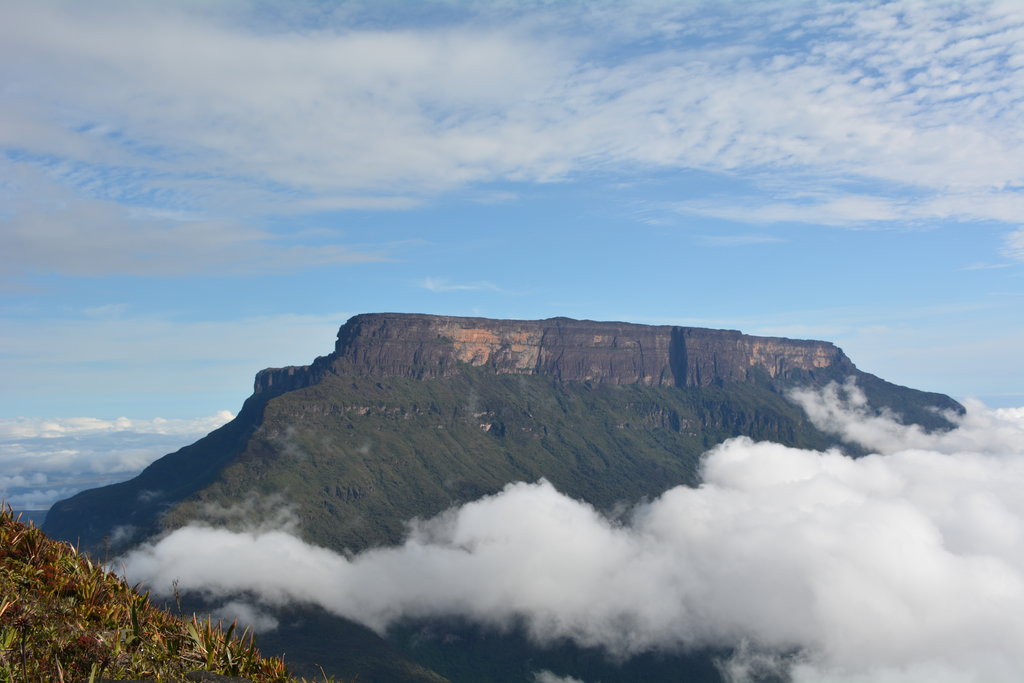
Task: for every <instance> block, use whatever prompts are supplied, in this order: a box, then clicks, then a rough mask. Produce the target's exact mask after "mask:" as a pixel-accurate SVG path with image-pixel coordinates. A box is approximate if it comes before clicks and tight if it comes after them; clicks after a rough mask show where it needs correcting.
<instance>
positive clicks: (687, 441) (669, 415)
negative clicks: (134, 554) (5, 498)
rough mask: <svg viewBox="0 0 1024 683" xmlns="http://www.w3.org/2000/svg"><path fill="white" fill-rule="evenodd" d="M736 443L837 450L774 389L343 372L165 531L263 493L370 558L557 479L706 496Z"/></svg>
mask: <svg viewBox="0 0 1024 683" xmlns="http://www.w3.org/2000/svg"><path fill="white" fill-rule="evenodd" d="M736 434H746V435H749V436H751V437H753V438H755V439H770V440H773V441H779V442H782V443H787V444H791V445H797V446H804V447H811V448H821V447H826V446H828V445H829V444H830V443H831V441H830V440H829V439H828V438H827V437H825V435H823V434H821V433H820V432H818V431H817V430H816V429H814V428H813V427H812V426H811V425H810V424H809V423H808V422H807V421H806V419H805V418H804V417H803V415H802V413H801V411H800V409H799V408H797V407H796V406H794V405H792V404H790V403H789V402H788V401H786V399H785V398H784V397H783V396H781V395H780V394H778V393H776V392H774V391H772V390H771V388H770V387H769V386H767V385H761V384H737V385H736V386H734V387H728V388H722V387H709V388H703V389H687V388H675V387H639V386H635V385H632V386H630V385H627V386H612V385H595V386H588V385H586V384H585V383H567V382H558V381H555V380H552V379H551V378H547V377H542V376H535V375H496V374H494V373H493V372H489V371H487V370H486V369H483V368H470V367H467V368H465V370H464V371H463V372H460V373H458V374H457V375H455V376H452V377H448V378H441V379H431V380H415V379H408V378H382V379H380V380H379V381H376V380H374V379H372V378H370V379H367V378H357V377H340V376H334V375H331V376H328V377H326V378H325V379H324V380H323V381H322V382H320V383H319V384H316V385H314V386H310V387H307V388H304V389H300V390H297V391H292V392H288V393H286V394H283V395H281V396H279V397H277V398H275V399H273V400H271V401H270V402H269V403H268V404H267V406H266V408H265V411H264V415H263V420H262V423H261V425H260V427H259V428H258V429H257V430H256V431H255V432H254V433H253V434H252V436H251V438H250V439H249V441H248V443H247V444H246V447H245V448H244V450H242V452H241V453H239V455H238V456H236V457H235V458H234V459H233V460H232V461H231V462H230V463H228V464H227V465H226V466H225V467H224V468H223V470H222V471H221V473H220V475H219V477H218V478H217V479H216V481H214V482H213V483H211V484H210V485H209V486H207V487H205V488H204V489H202V490H201V491H198V492H197V493H196V494H195V495H193V496H191V497H189V498H188V499H186V500H185V501H183V502H182V503H179V504H178V505H177V506H175V507H174V508H173V509H172V510H171V511H170V512H169V513H168V515H167V517H166V518H165V524H166V525H168V526H169V527H175V526H178V525H181V524H184V523H186V522H188V521H190V520H194V519H202V518H204V517H205V516H207V515H208V514H209V512H208V510H209V509H210V506H209V503H217V504H218V505H229V504H231V503H233V502H237V501H240V500H250V499H252V498H253V494H257V495H261V496H264V497H267V498H270V497H276V499H278V500H282V501H283V502H286V503H287V504H288V505H289V506H291V507H292V508H293V509H294V510H295V512H296V513H297V514H298V515H299V517H300V522H301V530H302V533H303V535H304V536H305V537H306V538H307V540H310V541H312V542H315V543H318V544H320V545H324V546H327V547H331V548H337V549H340V548H349V549H361V548H366V547H369V546H373V545H380V544H387V543H394V542H398V541H400V540H401V537H402V535H403V533H404V531H405V523H406V522H407V521H408V520H409V519H412V518H413V517H423V516H429V515H432V514H435V513H437V512H440V511H442V510H444V509H445V508H447V507H449V506H451V505H452V504H455V503H458V502H463V501H468V500H472V499H475V498H479V497H480V496H481V495H485V494H488V493H493V492H496V491H498V490H500V489H501V488H502V487H503V486H504V485H505V484H507V483H509V482H513V481H535V480H537V479H538V478H540V477H545V478H547V479H548V480H549V481H550V482H551V483H552V484H554V486H555V487H556V488H558V489H559V490H560V491H563V492H564V493H566V494H568V495H571V496H574V497H576V498H581V499H584V500H587V501H589V502H591V503H593V504H594V505H596V506H598V507H602V508H607V507H611V506H613V505H615V504H616V503H621V502H634V501H637V500H639V499H640V498H642V497H644V496H651V495H657V494H659V493H661V492H663V491H664V490H665V489H667V488H669V487H671V486H674V485H677V484H695V483H696V482H697V479H698V466H699V457H700V455H701V453H703V452H704V451H705V450H706V449H707V448H708V447H710V446H712V445H714V444H716V443H719V442H721V441H723V440H724V439H726V438H728V437H729V436H733V435H736Z"/></svg>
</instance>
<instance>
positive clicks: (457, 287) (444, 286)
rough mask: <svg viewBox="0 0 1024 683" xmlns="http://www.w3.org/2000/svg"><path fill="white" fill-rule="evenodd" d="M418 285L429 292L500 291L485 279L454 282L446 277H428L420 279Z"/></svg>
mask: <svg viewBox="0 0 1024 683" xmlns="http://www.w3.org/2000/svg"><path fill="white" fill-rule="evenodd" d="M419 284H420V287H422V288H423V289H426V290H427V291H430V292H435V293H443V292H475V291H480V290H491V291H500V288H499V287H498V286H497V285H495V284H493V283H491V282H487V281H481V282H471V283H466V284H454V283H451V282H449V281H448V280H447V279H446V278H436V277H428V278H424V279H423V280H421V281H420V283H419Z"/></svg>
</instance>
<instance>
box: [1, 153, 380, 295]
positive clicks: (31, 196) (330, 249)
mask: <svg viewBox="0 0 1024 683" xmlns="http://www.w3.org/2000/svg"><path fill="white" fill-rule="evenodd" d="M5 167H6V168H7V170H9V171H12V173H11V174H10V176H9V177H11V178H12V179H14V182H12V183H11V184H10V185H9V186H8V187H7V188H6V191H4V192H3V194H2V195H0V196H3V195H8V196H9V197H10V201H9V202H8V203H7V213H8V215H7V216H4V215H3V214H0V225H2V226H3V231H4V250H3V256H2V257H0V258H2V262H3V263H5V264H6V265H7V268H8V270H11V271H15V272H16V271H21V270H25V269H37V270H45V271H53V272H57V273H62V274H67V275H78V276H96V275H103V274H110V273H118V274H130V275H142V276H175V275H182V274H194V273H216V274H219V275H224V274H238V273H257V272H274V271H289V270H295V269H299V268H310V267H316V266H327V265H339V264H353V263H365V262H374V261H385V260H388V257H387V256H386V255H385V253H384V251H385V249H384V248H383V247H377V248H373V247H371V248H369V249H365V248H355V247H351V246H346V245H343V244H339V243H327V244H322V243H316V244H306V243H303V242H302V237H303V236H302V235H295V234H274V233H271V232H268V231H266V230H261V229H257V228H254V227H252V226H251V225H246V224H243V223H242V222H240V221H238V220H234V219H219V218H210V217H203V216H202V215H191V214H187V213H184V214H183V213H180V212H178V213H172V212H166V211H159V210H143V209H140V208H138V207H129V206H125V205H123V204H121V203H120V202H118V201H115V200H113V199H94V198H83V197H81V196H79V194H78V193H75V192H73V191H70V190H69V189H68V188H65V187H61V186H60V185H59V184H58V183H56V182H55V181H54V180H52V179H51V178H47V177H46V176H45V175H44V174H42V173H41V172H39V171H38V170H36V169H33V168H30V167H25V166H23V165H12V164H10V163H9V162H7V163H4V162H3V161H0V174H2V171H3V169H4V168H5ZM330 237H334V238H335V239H337V235H332V236H330Z"/></svg>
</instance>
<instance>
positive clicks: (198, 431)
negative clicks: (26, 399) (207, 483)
mask: <svg viewBox="0 0 1024 683" xmlns="http://www.w3.org/2000/svg"><path fill="white" fill-rule="evenodd" d="M233 417H234V415H232V414H231V413H230V412H229V411H227V410H221V411H218V412H217V413H215V414H214V415H210V416H206V417H200V418H195V419H190V420H184V419H164V418H159V417H158V418H153V419H150V420H138V419H129V418H125V417H120V418H116V419H113V420H106V419H101V418H94V417H68V418H26V417H18V418H5V419H0V471H2V472H3V474H2V475H0V498H2V499H3V500H5V501H6V502H7V503H9V504H10V505H11V506H13V507H15V508H25V509H38V508H48V507H50V505H52V504H53V503H54V502H56V501H57V500H59V499H61V498H66V497H68V496H70V495H73V494H75V493H77V492H79V491H81V490H83V489H86V488H93V487H96V486H104V485H106V484H112V483H115V482H118V481H124V480H125V479H129V478H131V477H133V476H135V475H136V474H138V473H139V472H140V471H142V469H143V468H145V467H146V466H147V465H149V464H150V463H151V462H153V461H154V460H156V459H157V458H159V457H161V456H163V455H166V454H167V453H171V452H173V451H176V450H178V449H179V448H181V447H182V446H184V445H187V444H188V443H190V442H192V441H194V440H195V439H197V438H199V437H201V436H205V435H206V434H207V433H209V432H211V431H213V430H214V429H216V428H218V427H220V426H221V425H223V424H225V423H226V422H228V421H229V420H231V419H232V418H233Z"/></svg>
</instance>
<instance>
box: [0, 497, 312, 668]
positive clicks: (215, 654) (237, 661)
mask: <svg viewBox="0 0 1024 683" xmlns="http://www.w3.org/2000/svg"><path fill="white" fill-rule="evenodd" d="M192 671H208V672H212V673H217V674H222V675H227V676H238V677H244V678H247V679H249V680H251V681H253V682H254V683H277V682H279V681H280V682H285V681H294V680H298V679H292V678H290V677H289V675H288V672H287V670H286V668H285V664H284V662H283V661H282V660H281V659H278V658H273V657H271V658H264V657H261V656H260V653H259V651H258V650H257V649H256V647H255V642H254V638H253V635H252V633H250V632H249V631H248V630H246V631H245V632H244V633H242V634H241V635H238V634H237V633H236V625H235V624H231V625H230V626H228V627H227V628H226V630H225V629H223V628H222V626H221V624H219V623H214V622H211V621H210V619H209V618H206V619H200V618H198V617H196V616H195V615H192V616H191V617H189V618H185V619H182V618H178V617H175V616H173V615H171V614H169V613H167V612H165V611H163V610H161V609H158V608H157V607H156V606H154V605H153V604H151V603H150V601H149V597H148V594H147V593H139V592H138V591H137V590H135V589H133V588H132V587H131V586H129V585H128V584H127V583H125V582H124V581H123V580H122V579H120V578H119V577H118V576H116V575H115V574H113V573H111V572H109V571H106V570H105V569H104V568H103V567H101V566H99V565H96V564H94V563H93V562H92V561H90V560H89V559H88V558H87V557H86V556H85V555H83V554H80V553H79V552H78V551H77V550H76V549H75V548H74V547H72V546H70V545H68V544H66V543H59V542H56V541H54V540H51V539H49V538H48V537H47V536H46V535H45V534H43V532H42V531H40V530H39V529H37V528H36V527H35V526H33V525H31V524H29V525H26V524H22V523H21V521H20V518H19V517H15V515H14V514H13V512H12V511H11V509H10V508H9V507H7V506H3V508H2V510H0V681H7V682H10V683H22V682H25V683H28V682H30V681H31V682H35V681H68V682H69V683H71V682H73V681H74V682H77V681H93V680H99V679H100V678H112V679H133V678H134V679H141V678H146V679H151V680H157V681H178V680H182V679H183V678H184V676H185V674H186V673H189V672H192Z"/></svg>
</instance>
